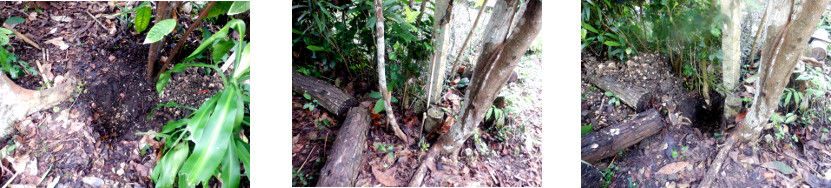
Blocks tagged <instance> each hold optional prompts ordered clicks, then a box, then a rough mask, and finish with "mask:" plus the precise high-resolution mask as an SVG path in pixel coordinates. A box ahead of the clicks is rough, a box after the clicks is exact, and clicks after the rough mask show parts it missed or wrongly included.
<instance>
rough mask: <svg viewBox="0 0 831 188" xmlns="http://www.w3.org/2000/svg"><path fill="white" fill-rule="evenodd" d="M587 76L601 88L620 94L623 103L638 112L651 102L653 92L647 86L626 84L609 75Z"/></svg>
mask: <svg viewBox="0 0 831 188" xmlns="http://www.w3.org/2000/svg"><path fill="white" fill-rule="evenodd" d="M586 77H588V78H589V82H591V83H592V84H593V85H595V86H597V87H599V88H600V89H603V90H604V91H609V92H612V93H614V94H615V95H618V96H619V97H620V100H621V101H623V103H626V105H629V106H631V107H632V108H635V110H636V111H638V112H641V111H643V110H644V108H645V105H646V104H647V103H649V99H651V96H652V92H650V91H649V90H647V89H646V88H642V87H639V86H636V85H625V83H620V82H618V81H617V79H615V78H612V77H609V76H603V77H597V76H596V75H593V74H589V75H586Z"/></svg>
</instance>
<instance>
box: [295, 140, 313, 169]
mask: <svg viewBox="0 0 831 188" xmlns="http://www.w3.org/2000/svg"><path fill="white" fill-rule="evenodd" d="M315 147H317V146H312V150H310V151H309V154H308V155H306V160H303V164H301V165H300V168H297V172H296V173H300V170H301V169H303V166H305V165H306V162H308V161H309V157H311V156H312V152H315Z"/></svg>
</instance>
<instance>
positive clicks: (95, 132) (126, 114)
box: [0, 2, 247, 187]
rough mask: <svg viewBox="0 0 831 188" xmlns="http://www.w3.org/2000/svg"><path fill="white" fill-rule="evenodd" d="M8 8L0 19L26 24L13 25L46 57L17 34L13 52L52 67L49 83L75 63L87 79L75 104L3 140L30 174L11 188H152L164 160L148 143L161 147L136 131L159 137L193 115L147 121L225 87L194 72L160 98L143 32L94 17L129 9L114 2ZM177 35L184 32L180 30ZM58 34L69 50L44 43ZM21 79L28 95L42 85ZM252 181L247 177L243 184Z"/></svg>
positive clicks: (24, 124) (178, 112)
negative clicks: (50, 187)
mask: <svg viewBox="0 0 831 188" xmlns="http://www.w3.org/2000/svg"><path fill="white" fill-rule="evenodd" d="M119 4H120V6H124V5H129V4H125V3H124V2H121V3H119ZM2 5H3V6H4V7H3V8H2V11H0V13H2V15H3V17H8V16H18V17H22V18H26V19H27V21H26V22H24V23H21V24H18V25H17V26H16V27H15V28H16V29H17V30H18V31H20V32H21V33H25V34H26V35H27V36H28V37H29V38H30V39H32V40H33V41H36V42H37V43H39V44H40V46H41V47H43V48H44V51H41V50H38V49H35V48H32V47H31V46H29V45H28V44H26V43H23V42H20V41H19V40H17V39H14V38H13V39H12V42H11V46H13V49H12V50H10V51H13V52H14V53H15V54H17V55H18V56H20V59H21V60H24V61H27V62H30V64H32V65H33V66H34V64H35V62H36V61H38V62H40V63H41V64H42V65H43V66H44V69H45V70H44V71H45V72H49V73H48V74H46V75H50V74H51V75H52V76H47V79H50V80H52V79H55V78H53V77H61V76H62V75H65V74H66V73H67V71H70V70H69V68H68V67H69V63H72V64H73V67H74V68H73V69H72V70H71V71H78V73H77V74H76V75H78V77H79V79H80V81H81V83H82V85H81V86H78V90H77V91H76V93H75V95H73V97H72V99H70V100H69V101H65V102H63V103H61V104H59V105H57V106H56V108H54V109H53V110H46V111H41V112H38V113H35V114H33V115H31V116H29V117H28V118H27V119H25V120H24V121H21V122H20V123H19V124H16V128H17V130H19V132H18V133H17V134H15V135H13V136H12V137H11V138H10V139H6V141H4V142H2V144H0V145H2V146H3V147H8V146H10V145H16V149H14V150H13V151H12V152H10V153H9V154H8V155H9V157H6V158H4V159H5V160H3V165H4V166H6V167H10V168H9V169H13V171H15V172H22V173H20V174H19V175H18V176H17V177H15V179H14V180H11V183H10V184H12V185H25V186H37V187H43V186H46V185H47V184H50V183H52V184H55V185H56V187H89V186H90V185H106V186H108V187H152V186H153V183H152V181H151V180H150V177H149V175H150V171H151V170H152V168H153V166H154V165H155V163H156V160H157V159H158V157H157V155H156V153H157V150H158V148H154V147H150V146H149V145H155V144H157V143H158V142H157V141H156V140H154V139H152V136H147V135H136V133H138V132H157V131H158V130H159V129H161V127H162V126H163V125H164V124H165V123H166V122H167V121H168V120H176V119H179V118H182V117H184V116H185V115H186V114H187V113H190V112H189V110H186V109H175V108H162V109H160V110H159V111H157V112H156V115H155V116H153V118H150V119H147V118H146V117H147V115H148V114H149V113H150V111H151V109H152V108H154V107H156V105H158V104H160V103H167V102H171V101H172V102H176V103H178V104H182V105H186V106H190V107H197V106H199V105H200V104H201V103H202V102H203V101H204V100H206V99H207V98H209V97H210V96H211V95H213V94H214V93H216V92H217V91H218V90H219V89H221V87H222V86H221V81H220V80H219V78H218V76H207V75H206V73H205V72H204V70H203V69H197V68H189V69H187V70H186V71H184V72H182V73H176V74H173V76H172V80H171V81H170V84H169V85H168V86H167V87H166V88H165V92H164V94H163V95H161V97H160V95H159V94H158V93H156V92H155V87H154V86H155V82H151V81H146V80H145V71H144V70H145V65H146V64H147V50H148V46H149V45H142V44H141V42H142V41H143V40H144V34H141V35H137V34H136V33H135V29H133V27H132V26H130V27H125V26H127V24H126V23H122V22H120V21H119V19H117V18H115V17H112V16H101V17H99V18H97V19H98V21H100V22H101V23H102V25H99V24H98V23H96V21H94V20H93V18H91V17H90V16H88V14H87V13H86V12H87V11H88V12H89V13H90V14H92V15H111V14H114V13H118V12H121V10H120V9H118V8H117V7H116V6H115V5H116V4H115V3H113V2H52V3H49V5H51V7H48V8H45V7H43V8H42V7H39V8H38V9H41V10H42V12H41V13H37V12H35V11H34V10H35V8H34V6H35V5H32V6H30V8H29V9H28V10H29V11H28V12H23V10H24V7H26V6H27V5H29V4H20V3H17V2H4V3H2ZM132 6H135V5H132ZM30 16H31V17H30ZM54 16H66V17H69V18H71V21H68V22H66V21H57V20H55V19H52V18H53V17H54ZM180 19H187V18H180ZM203 26H204V27H206V28H209V29H210V30H211V31H216V30H217V29H218V28H217V27H216V26H213V25H212V24H210V22H207V23H203ZM150 27H152V25H151V26H148V28H150ZM185 29H186V28H185ZM174 32H176V31H174ZM179 35H181V31H180V32H179V33H178V34H173V36H175V37H179ZM58 37H62V39H63V42H65V43H66V44H67V45H68V46H69V48H68V49H65V50H61V49H59V47H58V46H57V45H54V44H51V43H46V42H44V41H47V40H50V39H54V38H58ZM198 37H199V36H198V34H197V35H196V36H194V35H191V37H190V38H189V40H188V42H189V43H188V44H189V45H188V46H195V45H197V43H196V42H195V41H196V39H197V38H198ZM174 40H178V39H174ZM171 48H172V45H168V46H166V47H165V51H164V52H162V54H167V52H169V51H170V50H171ZM191 48H193V47H191ZM191 50H192V49H188V48H186V49H183V50H182V51H185V52H189V51H191ZM44 52H48V53H44ZM44 54H46V55H44ZM44 56H48V57H47V58H45V57H44ZM211 75H215V74H211ZM15 82H16V83H18V84H20V85H21V86H23V87H25V88H29V89H36V88H41V87H43V86H42V78H41V77H39V76H37V77H36V76H26V77H23V78H20V79H17V80H15ZM13 166H14V168H11V167H13ZM18 166H20V167H18ZM12 173H13V172H8V171H5V170H4V171H3V172H2V176H0V181H2V182H7V181H9V180H10V179H11V177H12V176H13V174H12ZM246 179H247V178H243V184H245V182H247V180H246Z"/></svg>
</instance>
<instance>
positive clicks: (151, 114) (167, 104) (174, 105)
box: [147, 102, 196, 119]
mask: <svg viewBox="0 0 831 188" xmlns="http://www.w3.org/2000/svg"><path fill="white" fill-rule="evenodd" d="M161 107H179V108H187V109H190V110H193V111H196V108H192V107H189V106H184V105H180V104H177V103H176V102H168V103H165V104H159V105H156V107H155V108H153V110H150V114H147V119H150V117H152V116H153V113H156V110H158V109H159V108H161Z"/></svg>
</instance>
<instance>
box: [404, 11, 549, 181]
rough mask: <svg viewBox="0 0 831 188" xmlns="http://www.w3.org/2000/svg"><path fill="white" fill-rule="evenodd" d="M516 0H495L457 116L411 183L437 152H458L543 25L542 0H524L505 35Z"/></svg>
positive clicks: (420, 178) (416, 179)
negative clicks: (525, 6) (524, 3)
mask: <svg viewBox="0 0 831 188" xmlns="http://www.w3.org/2000/svg"><path fill="white" fill-rule="evenodd" d="M517 3H518V1H517V0H506V1H497V2H496V6H495V7H494V9H493V15H492V17H491V20H490V22H489V24H488V26H487V27H485V29H486V31H485V34H484V35H483V36H485V38H484V39H483V40H482V43H483V47H484V50H483V51H482V54H481V55H480V56H479V59H478V60H477V61H476V67H475V69H474V70H473V76H472V79H471V84H470V86H469V87H468V91H467V93H466V94H465V98H464V101H465V103H464V105H463V107H462V109H461V112H460V114H459V115H458V117H459V118H458V120H457V121H456V122H455V123H454V124H453V126H452V127H451V128H450V130H449V131H448V132H447V133H444V134H442V135H441V136H440V137H439V139H438V141H437V142H436V144H434V145H433V146H432V147H431V148H430V152H429V154H428V155H427V157H425V158H424V160H423V161H422V163H421V165H420V166H419V168H418V169H417V170H416V172H415V174H414V175H413V177H412V179H411V180H410V185H409V186H413V187H417V186H420V185H421V180H422V179H423V177H424V173H425V171H426V167H425V166H426V165H425V164H428V163H432V162H433V161H434V160H435V156H437V155H438V153H442V154H452V155H454V156H455V154H458V151H459V149H460V148H461V146H462V144H463V143H464V142H465V140H467V139H468V138H469V137H470V136H471V134H472V132H473V130H474V128H476V125H478V124H479V123H480V122H481V121H482V118H484V116H485V113H486V112H487V110H488V108H489V107H490V106H491V104H492V103H493V100H494V98H496V95H497V94H498V93H499V90H500V89H501V88H502V87H503V86H504V85H505V82H506V81H507V80H508V78H509V77H510V76H511V73H512V72H513V69H514V67H516V65H517V64H518V63H519V60H520V59H521V58H522V56H523V55H524V54H525V52H526V51H527V50H528V47H529V46H531V42H532V41H533V40H534V38H535V37H536V36H537V34H538V33H539V31H540V28H541V26H542V20H541V15H542V13H541V10H542V2H541V1H540V0H532V1H530V2H529V3H528V4H527V6H528V7H527V9H526V11H525V12H524V13H523V14H522V15H521V16H519V17H518V18H517V19H519V21H518V22H517V26H516V28H515V29H514V31H515V32H514V33H513V34H511V35H510V37H508V38H507V39H505V34H506V32H507V30H508V29H509V28H508V27H505V26H506V25H509V23H511V19H512V17H513V15H514V11H515V10H516V9H515V8H516V4H517Z"/></svg>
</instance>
